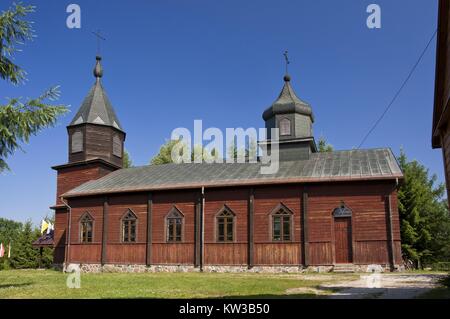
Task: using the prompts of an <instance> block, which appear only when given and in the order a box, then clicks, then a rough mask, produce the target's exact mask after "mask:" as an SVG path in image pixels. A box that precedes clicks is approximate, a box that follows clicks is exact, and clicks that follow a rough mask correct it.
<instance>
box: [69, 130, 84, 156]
mask: <svg viewBox="0 0 450 319" xmlns="http://www.w3.org/2000/svg"><path fill="white" fill-rule="evenodd" d="M71 151H72V153H77V152H82V151H83V132H81V131H76V132H74V133H73V134H72V145H71Z"/></svg>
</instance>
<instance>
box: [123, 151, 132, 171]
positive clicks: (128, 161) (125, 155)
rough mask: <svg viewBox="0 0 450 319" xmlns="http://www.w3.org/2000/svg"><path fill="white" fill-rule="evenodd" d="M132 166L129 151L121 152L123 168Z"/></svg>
mask: <svg viewBox="0 0 450 319" xmlns="http://www.w3.org/2000/svg"><path fill="white" fill-rule="evenodd" d="M129 167H133V161H132V160H131V157H130V153H128V151H127V150H125V151H124V152H123V168H129Z"/></svg>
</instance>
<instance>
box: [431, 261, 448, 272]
mask: <svg viewBox="0 0 450 319" xmlns="http://www.w3.org/2000/svg"><path fill="white" fill-rule="evenodd" d="M431 269H432V270H437V271H450V262H437V263H434V264H432V265H431Z"/></svg>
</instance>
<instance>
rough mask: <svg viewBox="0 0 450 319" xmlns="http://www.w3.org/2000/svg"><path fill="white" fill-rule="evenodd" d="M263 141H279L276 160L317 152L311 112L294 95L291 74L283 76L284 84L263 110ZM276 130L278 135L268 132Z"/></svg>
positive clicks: (308, 106)
mask: <svg viewBox="0 0 450 319" xmlns="http://www.w3.org/2000/svg"><path fill="white" fill-rule="evenodd" d="M263 119H264V121H265V123H266V130H267V141H266V143H267V144H268V146H269V147H270V145H272V144H273V143H278V144H279V151H280V161H292V160H302V159H308V158H309V156H310V154H311V153H312V152H316V151H317V147H316V143H315V141H314V136H313V130H312V125H313V123H314V115H313V112H312V109H311V106H310V105H309V104H308V103H306V102H304V101H302V100H301V99H299V98H298V97H297V95H296V94H295V92H294V90H293V88H292V86H291V77H290V76H289V75H287V74H286V75H285V76H284V86H283V89H282V90H281V93H280V95H279V96H278V98H277V99H276V100H275V102H273V104H272V105H271V106H270V107H269V108H267V109H266V110H265V111H264V113H263ZM272 128H276V129H279V138H278V140H277V139H276V137H275V136H272V135H271V129H272Z"/></svg>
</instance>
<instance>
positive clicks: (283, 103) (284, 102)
mask: <svg viewBox="0 0 450 319" xmlns="http://www.w3.org/2000/svg"><path fill="white" fill-rule="evenodd" d="M290 81H291V78H290V76H289V75H285V77H284V86H283V89H282V90H281V93H280V95H279V96H278V98H277V99H276V100H275V102H273V104H272V105H271V106H270V107H269V108H268V109H266V110H265V111H264V113H263V119H264V121H267V120H268V119H270V118H271V117H273V116H274V115H275V114H286V113H298V114H303V115H308V116H310V117H311V120H312V121H313V122H314V115H313V113H312V109H311V106H310V105H309V104H308V103H306V102H305V101H302V100H301V99H299V98H298V97H297V95H296V94H295V92H294V89H293V88H292V86H291V84H290Z"/></svg>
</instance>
